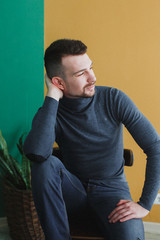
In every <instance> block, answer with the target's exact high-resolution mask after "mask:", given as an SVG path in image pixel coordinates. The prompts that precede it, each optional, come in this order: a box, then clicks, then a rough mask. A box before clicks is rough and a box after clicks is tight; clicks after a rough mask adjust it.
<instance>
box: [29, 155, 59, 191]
mask: <svg viewBox="0 0 160 240" xmlns="http://www.w3.org/2000/svg"><path fill="white" fill-rule="evenodd" d="M62 166H63V164H62V162H61V161H60V160H59V159H58V158H57V157H55V156H49V158H48V159H47V160H46V161H44V162H41V163H39V162H38V163H37V162H34V163H33V165H32V169H31V181H32V187H34V186H36V187H39V188H42V187H43V186H45V185H46V184H48V182H49V181H51V180H52V179H54V178H55V177H56V176H57V174H58V173H59V172H60V169H61V168H62Z"/></svg>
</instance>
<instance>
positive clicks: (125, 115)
mask: <svg viewBox="0 0 160 240" xmlns="http://www.w3.org/2000/svg"><path fill="white" fill-rule="evenodd" d="M123 125H125V127H126V128H127V129H128V131H129V132H130V134H131V135H132V136H133V138H134V139H135V141H136V142H137V144H138V145H139V146H140V147H141V148H142V149H143V151H144V153H145V154H146V155H147V165H146V178H145V183H144V188H143V192H142V195H141V198H140V200H139V204H140V205H141V206H143V207H144V208H146V209H148V210H150V209H151V207H152V205H153V202H154V199H155V197H156V194H157V193H158V190H159V187H160V137H159V135H158V133H157V132H156V130H155V129H154V127H153V126H152V125H151V123H150V122H149V121H148V120H147V119H146V118H145V117H144V115H143V114H142V113H141V112H140V111H139V110H138V109H137V107H136V106H135V104H134V103H133V102H132V101H131V100H130V98H128V96H127V95H126V94H124V93H123V92H121V91H120V90H117V89H115V88H109V87H96V91H95V95H94V96H93V97H91V98H77V99H71V98H66V97H63V98H62V99H61V100H60V102H57V101H56V100H55V99H52V98H50V97H46V98H45V101H44V104H43V106H42V107H41V108H40V109H39V111H38V112H37V114H36V116H35V117H34V120H33V124H32V129H31V131H30V133H29V135H28V136H27V138H26V140H25V143H24V151H25V153H26V155H27V156H28V158H29V159H30V160H32V161H44V160H46V159H47V158H48V157H49V156H50V155H51V154H52V151H53V143H54V141H56V142H57V143H58V145H59V147H60V149H61V152H62V155H63V161H64V164H65V166H66V168H67V169H68V170H69V171H70V172H72V173H73V174H75V175H76V176H78V177H79V178H81V179H111V180H112V179H113V180H116V179H118V178H119V177H120V176H122V175H124V159H123Z"/></svg>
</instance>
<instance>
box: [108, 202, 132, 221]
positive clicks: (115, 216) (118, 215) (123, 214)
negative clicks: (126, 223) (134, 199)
mask: <svg viewBox="0 0 160 240" xmlns="http://www.w3.org/2000/svg"><path fill="white" fill-rule="evenodd" d="M130 202H131V201H130V200H120V201H119V202H118V204H117V207H116V208H115V209H114V210H113V211H112V212H111V213H110V215H109V216H108V218H109V222H110V223H116V222H117V221H123V220H124V219H126V218H127V219H128V218H129V216H130V215H132V217H133V213H132V211H131V209H130ZM130 217H131V216H130Z"/></svg>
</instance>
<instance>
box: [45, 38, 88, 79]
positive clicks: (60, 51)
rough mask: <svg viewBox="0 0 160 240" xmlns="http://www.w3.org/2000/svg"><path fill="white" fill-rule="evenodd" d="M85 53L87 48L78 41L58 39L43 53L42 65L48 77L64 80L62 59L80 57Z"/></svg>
mask: <svg viewBox="0 0 160 240" xmlns="http://www.w3.org/2000/svg"><path fill="white" fill-rule="evenodd" d="M86 52H87V46H86V45H85V44H84V43H82V42H81V41H79V40H72V39H59V40H56V41H55V42H53V43H52V44H51V45H50V46H49V47H48V48H47V49H46V51H45V55H44V63H45V68H46V72H47V75H48V77H49V78H50V79H51V78H53V77H54V76H60V77H62V78H65V74H64V69H63V66H62V57H64V56H68V55H81V54H84V53H86Z"/></svg>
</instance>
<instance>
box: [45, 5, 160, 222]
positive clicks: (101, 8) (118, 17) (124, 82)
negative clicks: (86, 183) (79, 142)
mask: <svg viewBox="0 0 160 240" xmlns="http://www.w3.org/2000/svg"><path fill="white" fill-rule="evenodd" d="M58 38H74V39H80V40H82V41H84V43H86V44H87V46H88V54H89V56H90V57H91V59H92V60H93V62H94V70H95V73H96V76H97V85H107V86H114V87H117V88H119V89H121V90H123V91H124V92H126V93H127V94H128V95H129V96H130V97H131V98H132V99H133V101H134V102H135V103H136V104H137V106H138V107H139V109H140V110H141V111H142V112H143V113H144V114H145V115H146V116H147V117H148V119H149V120H150V121H151V122H152V123H153V125H154V126H155V128H156V129H157V131H158V132H159V133H160V124H159V120H160V107H159V103H160V1H159V0H54V1H53V0H45V48H46V47H47V46H48V45H49V44H50V43H51V42H52V41H54V40H56V39H58ZM124 135H125V136H124V145H125V147H128V148H131V149H133V151H134V157H135V163H134V167H132V168H128V169H126V175H127V179H128V182H129V185H130V189H131V193H132V196H133V199H134V200H135V201H136V200H138V198H139V196H140V194H141V190H142V186H143V182H144V169H145V163H146V160H145V155H144V154H143V152H142V150H141V149H140V148H139V147H138V146H137V145H136V144H135V143H134V141H133V140H132V138H131V136H130V135H129V134H128V133H127V131H125V134H124ZM144 220H145V221H151V222H160V205H154V206H153V208H152V211H151V212H150V213H149V215H148V216H147V217H146V218H144Z"/></svg>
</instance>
